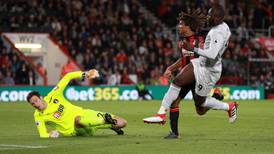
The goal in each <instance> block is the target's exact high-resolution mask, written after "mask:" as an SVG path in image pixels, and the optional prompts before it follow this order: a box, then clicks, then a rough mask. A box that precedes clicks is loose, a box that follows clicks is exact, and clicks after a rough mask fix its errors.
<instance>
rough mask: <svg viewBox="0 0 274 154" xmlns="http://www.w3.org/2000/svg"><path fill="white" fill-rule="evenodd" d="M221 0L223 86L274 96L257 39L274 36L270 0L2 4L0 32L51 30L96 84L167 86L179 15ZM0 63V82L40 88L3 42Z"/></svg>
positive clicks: (273, 66) (271, 66) (15, 0)
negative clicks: (225, 32) (226, 37)
mask: <svg viewBox="0 0 274 154" xmlns="http://www.w3.org/2000/svg"><path fill="white" fill-rule="evenodd" d="M221 2H222V4H223V5H225V12H226V17H225V21H226V22H227V23H228V25H229V26H230V28H231V31H232V37H231V40H230V43H229V47H228V49H227V51H226V52H225V54H224V55H223V74H222V78H221V80H220V82H219V84H225V85H250V86H264V87H265V89H266V90H267V92H268V93H274V85H273V80H274V76H273V73H274V61H273V59H272V61H271V60H266V59H271V58H273V57H271V52H270V51H267V49H266V48H264V47H263V46H262V45H260V44H259V43H258V42H257V41H256V38H259V37H261V36H270V37H274V35H273V34H274V28H271V25H274V23H273V5H274V3H273V0H223V1H214V0H184V1H182V0H140V1H138V0H29V1H23V0H9V1H0V21H1V25H0V32H43V33H44V32H46V33H50V34H51V36H52V37H53V38H55V39H57V40H58V42H59V43H60V44H61V45H63V47H64V48H65V49H66V51H68V52H69V55H70V56H71V57H72V58H73V60H75V61H76V62H77V63H78V64H79V65H80V66H81V67H82V68H83V70H88V69H90V68H96V69H98V70H100V72H101V75H102V78H100V79H98V80H96V81H94V82H93V83H94V84H107V85H120V84H136V83H135V82H134V81H132V79H131V77H130V76H131V75H135V76H136V78H137V81H138V82H143V83H145V84H149V85H166V84H168V81H166V79H165V78H163V76H162V75H163V72H164V71H165V69H166V68H167V66H169V65H170V64H172V63H173V62H175V61H176V60H177V59H178V58H179V56H180V53H179V52H180V51H178V47H177V42H178V41H179V40H178V36H177V34H176V25H177V16H178V13H179V12H181V11H185V12H190V11H192V10H194V9H197V8H199V9H201V11H202V12H204V13H205V14H206V12H207V10H208V9H209V8H210V5H212V4H213V3H221ZM205 34H206V29H205V32H204V33H203V35H204V36H205ZM273 55H274V54H273V51H272V56H273ZM250 59H255V60H254V61H250ZM256 59H263V60H257V61H256ZM0 64H1V68H0V85H35V72H34V71H33V68H31V66H30V65H28V64H27V63H26V62H25V61H24V60H23V59H21V57H20V56H19V55H18V54H17V52H16V51H13V50H8V49H7V48H6V47H5V45H4V44H3V42H2V41H0ZM37 65H38V68H39V71H41V72H42V73H44V74H46V71H47V70H46V68H44V67H43V66H42V65H41V64H37ZM60 74H61V72H60Z"/></svg>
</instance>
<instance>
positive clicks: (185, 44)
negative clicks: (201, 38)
mask: <svg viewBox="0 0 274 154" xmlns="http://www.w3.org/2000/svg"><path fill="white" fill-rule="evenodd" d="M182 45H183V48H184V49H185V50H187V51H193V49H194V48H193V47H191V46H190V44H189V41H186V40H184V41H183V43H182Z"/></svg>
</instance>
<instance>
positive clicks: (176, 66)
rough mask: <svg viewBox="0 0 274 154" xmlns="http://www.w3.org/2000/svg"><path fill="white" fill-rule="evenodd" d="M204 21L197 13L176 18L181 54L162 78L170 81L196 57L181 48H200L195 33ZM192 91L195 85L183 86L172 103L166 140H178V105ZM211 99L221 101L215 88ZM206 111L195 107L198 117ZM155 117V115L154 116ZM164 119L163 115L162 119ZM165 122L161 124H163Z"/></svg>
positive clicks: (199, 40) (198, 39)
mask: <svg viewBox="0 0 274 154" xmlns="http://www.w3.org/2000/svg"><path fill="white" fill-rule="evenodd" d="M193 16H199V19H200V20H199V21H198V20H197V21H196V22H193V19H192V17H193ZM205 20H206V16H205V15H203V14H201V13H200V12H199V11H196V12H193V13H192V14H186V13H183V12H182V13H181V14H180V15H179V18H178V21H179V23H178V30H179V31H178V33H179V35H180V42H179V44H178V46H179V51H180V52H181V55H182V56H181V57H180V58H179V59H178V60H177V61H176V62H175V63H173V64H172V65H170V66H169V67H168V68H167V69H166V71H165V73H164V76H165V77H166V78H167V79H169V80H171V79H172V73H173V72H174V71H177V70H180V69H182V68H183V67H184V66H185V65H187V64H189V63H190V60H191V59H194V58H197V57H198V55H197V54H195V53H194V52H192V51H187V50H185V49H184V48H182V42H183V41H184V40H185V41H187V42H189V43H190V45H191V46H192V47H201V46H202V43H203V37H202V36H199V35H197V33H195V32H198V31H200V30H201V28H202V27H203V26H204V24H205ZM190 90H191V91H192V93H193V94H194V91H195V83H193V84H189V85H187V86H185V87H184V88H181V90H180V94H179V96H178V97H177V99H176V100H175V101H174V102H173V103H172V105H171V107H170V110H169V111H170V127H171V132H170V133H169V134H168V135H167V136H166V137H165V138H166V139H173V138H178V137H179V133H178V119H179V110H180V109H179V104H180V101H181V100H182V99H183V98H184V97H185V96H186V95H187V93H188V92H189V91H190ZM213 97H215V98H216V99H219V100H221V99H223V95H222V94H221V93H220V91H219V89H218V88H216V89H215V91H214V94H213ZM207 111H208V109H205V108H200V107H199V106H196V112H197V114H199V115H203V114H205V113H206V112H207ZM156 116H157V115H156ZM162 118H164V119H165V114H164V116H163V117H162ZM144 122H147V121H146V119H144ZM164 123H165V121H164V122H163V123H162V124H164Z"/></svg>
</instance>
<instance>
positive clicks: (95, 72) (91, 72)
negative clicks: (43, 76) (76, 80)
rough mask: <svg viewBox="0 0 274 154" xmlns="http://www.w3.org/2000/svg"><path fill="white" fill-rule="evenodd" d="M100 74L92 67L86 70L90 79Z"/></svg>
mask: <svg viewBox="0 0 274 154" xmlns="http://www.w3.org/2000/svg"><path fill="white" fill-rule="evenodd" d="M99 76H100V75H99V72H98V71H97V70H96V69H91V70H89V71H88V72H86V77H87V78H88V79H94V78H98V77H99Z"/></svg>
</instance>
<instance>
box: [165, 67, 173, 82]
mask: <svg viewBox="0 0 274 154" xmlns="http://www.w3.org/2000/svg"><path fill="white" fill-rule="evenodd" d="M164 77H165V78H167V79H168V80H171V79H172V71H171V70H170V69H169V68H167V69H166V71H165V72H164Z"/></svg>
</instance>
